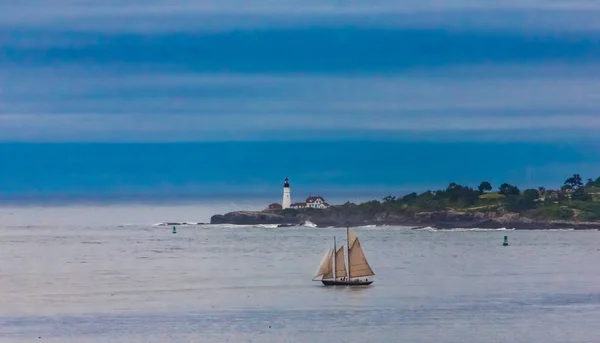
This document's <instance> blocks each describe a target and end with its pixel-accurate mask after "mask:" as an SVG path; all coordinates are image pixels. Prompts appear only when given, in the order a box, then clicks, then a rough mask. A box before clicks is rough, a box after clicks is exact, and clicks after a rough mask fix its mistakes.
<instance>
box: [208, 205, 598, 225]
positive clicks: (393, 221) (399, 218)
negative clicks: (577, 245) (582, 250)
mask: <svg viewBox="0 0 600 343" xmlns="http://www.w3.org/2000/svg"><path fill="white" fill-rule="evenodd" d="M307 221H308V222H311V223H313V224H315V225H316V226H317V227H345V226H366V225H376V226H384V225H385V226H393V225H396V226H409V227H414V228H422V227H433V228H436V229H455V228H464V229H471V228H472V229H474V228H480V229H500V228H507V229H516V230H556V229H574V230H600V222H576V221H558V220H539V219H532V218H526V217H522V216H520V215H519V214H518V213H503V214H497V213H491V212H490V213H486V212H459V211H451V210H447V211H435V212H418V213H412V214H405V213H394V212H390V211H381V212H379V211H357V210H356V208H353V207H350V208H345V207H343V206H332V207H330V208H328V209H324V210H315V209H303V210H265V211H235V212H229V213H226V214H223V215H221V214H217V215H214V216H212V217H211V220H210V223H211V224H238V225H260V224H277V225H279V226H282V227H284V226H298V225H302V224H303V223H305V222H307Z"/></svg>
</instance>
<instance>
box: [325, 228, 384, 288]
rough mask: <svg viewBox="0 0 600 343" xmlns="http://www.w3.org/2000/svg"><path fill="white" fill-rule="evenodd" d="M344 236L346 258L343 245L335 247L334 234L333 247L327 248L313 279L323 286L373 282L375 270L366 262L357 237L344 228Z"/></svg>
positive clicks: (358, 284) (357, 284) (361, 284)
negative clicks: (346, 250) (346, 248)
mask: <svg viewBox="0 0 600 343" xmlns="http://www.w3.org/2000/svg"><path fill="white" fill-rule="evenodd" d="M346 238H347V240H348V254H347V256H348V258H347V259H346V258H345V256H344V255H345V254H344V246H343V245H342V246H341V247H339V249H338V248H337V247H336V244H335V243H336V242H335V236H334V237H333V249H329V250H327V252H326V253H325V256H323V260H321V264H320V265H319V268H318V269H317V272H316V273H315V277H314V278H313V281H321V282H323V284H324V285H325V286H367V285H370V284H372V283H373V281H374V280H373V279H372V277H373V276H375V272H373V269H371V266H370V265H369V262H367V258H366V257H365V252H364V251H363V249H362V247H361V246H360V241H359V240H358V237H356V235H355V234H354V232H351V231H350V229H349V228H346ZM346 266H347V267H346ZM319 277H321V278H320V279H319Z"/></svg>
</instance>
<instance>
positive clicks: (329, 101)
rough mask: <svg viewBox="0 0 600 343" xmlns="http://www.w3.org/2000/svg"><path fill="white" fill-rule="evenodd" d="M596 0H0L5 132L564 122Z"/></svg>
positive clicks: (393, 135)
mask: <svg viewBox="0 0 600 343" xmlns="http://www.w3.org/2000/svg"><path fill="white" fill-rule="evenodd" d="M599 15H600V4H599V3H598V2H597V1H583V0H582V1H557V0H554V1H551V0H531V1H512V0H511V1H502V2H498V1H484V0H469V1H467V0H456V1H441V0H439V1H436V0H421V1H403V2H402V3H399V2H397V1H390V0H379V1H369V2H368V3H366V2H364V1H348V0H347V1H340V0H319V1H316V0H314V1H313V0H304V1H267V0H258V1H252V2H248V1H241V0H220V1H185V0H179V1H170V0H145V1H136V0H129V1H116V0H115V1H113V0H103V1H101V2H99V1H70V0H14V1H11V0H4V1H2V2H0V66H1V68H0V141H5V142H7V141H8V142H122V141H125V142H148V141H155V142H177V141H231V140H237V141H246V140H298V139H300V140H302V139H309V140H314V139H327V138H333V139H350V138H352V139H356V138H368V139H381V138H385V139H400V140H402V139H409V140H410V139H417V140H418V139H427V140H444V139H446V140H451V141H452V140H456V139H458V138H460V139H462V140H465V139H466V140H482V139H485V140H492V141H498V140H540V141H542V140H546V141H547V140H557V139H559V140H560V139H564V140H570V139H573V138H578V139H579V138H584V139H586V138H587V139H594V137H595V132H596V130H598V129H600V116H599V115H598V113H599V110H600V101H599V100H600V93H598V89H600V78H599V77H598V76H600V68H598V67H599V62H600V22H599V21H598V20H596V19H597V18H598V17H599Z"/></svg>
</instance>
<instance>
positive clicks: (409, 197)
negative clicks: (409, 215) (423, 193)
mask: <svg viewBox="0 0 600 343" xmlns="http://www.w3.org/2000/svg"><path fill="white" fill-rule="evenodd" d="M417 197H418V195H417V193H415V192H412V193H410V194H406V195H405V196H403V197H402V201H403V202H406V203H413V202H415V200H417Z"/></svg>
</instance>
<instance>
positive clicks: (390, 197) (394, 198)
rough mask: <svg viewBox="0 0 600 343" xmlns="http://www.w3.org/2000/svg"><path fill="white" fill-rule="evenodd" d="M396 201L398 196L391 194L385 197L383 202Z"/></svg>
mask: <svg viewBox="0 0 600 343" xmlns="http://www.w3.org/2000/svg"><path fill="white" fill-rule="evenodd" d="M394 201H396V197H394V196H391V195H388V196H386V197H385V198H383V202H384V203H386V204H389V203H392V202H394Z"/></svg>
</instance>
